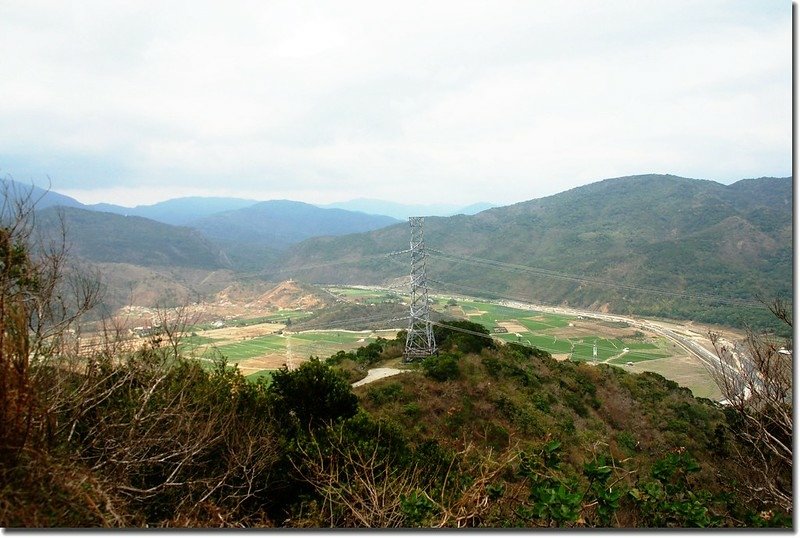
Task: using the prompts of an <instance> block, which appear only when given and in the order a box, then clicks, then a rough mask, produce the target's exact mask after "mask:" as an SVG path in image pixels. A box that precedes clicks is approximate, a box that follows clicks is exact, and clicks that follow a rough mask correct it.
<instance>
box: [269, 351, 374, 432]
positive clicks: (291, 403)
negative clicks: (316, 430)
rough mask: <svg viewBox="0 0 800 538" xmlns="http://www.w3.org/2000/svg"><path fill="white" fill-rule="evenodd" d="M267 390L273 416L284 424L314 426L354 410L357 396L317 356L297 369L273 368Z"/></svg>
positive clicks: (353, 412)
mask: <svg viewBox="0 0 800 538" xmlns="http://www.w3.org/2000/svg"><path fill="white" fill-rule="evenodd" d="M269 391H270V394H271V395H272V399H273V400H272V401H273V409H274V411H275V416H276V418H278V420H281V421H282V422H284V423H287V422H288V423H292V422H295V421H296V422H299V424H301V425H308V426H318V425H320V424H322V423H324V422H328V421H335V420H339V419H342V418H348V417H351V416H353V415H355V414H356V411H358V398H357V397H356V395H355V394H353V391H352V389H351V387H350V384H349V383H347V381H346V380H345V379H344V378H343V377H342V376H340V375H339V374H338V373H337V372H335V371H334V370H332V369H331V368H330V367H329V366H328V365H326V364H324V363H322V362H320V360H319V359H317V358H312V359H311V360H310V361H308V362H306V363H304V364H303V365H302V366H300V368H298V369H297V370H293V371H289V370H288V368H286V367H285V366H284V367H283V368H281V369H280V370H277V371H276V372H275V373H274V374H273V375H272V385H270V387H269Z"/></svg>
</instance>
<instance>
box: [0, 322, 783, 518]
mask: <svg viewBox="0 0 800 538" xmlns="http://www.w3.org/2000/svg"><path fill="white" fill-rule="evenodd" d="M454 326H455V327H457V328H464V329H469V330H473V332H478V333H480V332H483V333H486V331H485V330H484V329H482V328H481V327H480V326H478V325H475V324H471V323H470V322H456V325H454ZM437 337H438V338H439V341H440V342H441V346H442V353H441V354H440V355H439V356H438V357H433V358H430V359H426V361H424V362H423V363H421V364H420V365H418V366H417V368H416V369H415V370H412V371H411V372H409V373H405V374H401V375H399V376H396V377H393V378H390V379H386V380H383V381H379V382H376V383H374V384H371V385H367V386H364V387H361V388H359V389H357V390H356V391H355V393H353V391H352V390H351V388H350V386H349V384H348V382H347V381H345V380H344V378H343V375H344V374H340V373H339V372H340V371H341V368H343V367H344V366H346V365H347V364H348V363H349V364H351V365H360V366H365V367H366V366H370V365H374V364H376V363H378V362H380V361H382V360H386V359H387V358H391V356H392V355H394V354H396V353H399V352H400V351H401V350H402V344H401V342H402V340H403V339H404V335H403V334H402V333H401V334H399V335H398V338H397V340H395V341H389V340H379V341H378V342H375V343H373V344H370V345H369V346H367V347H366V348H361V349H359V350H358V351H356V352H350V353H339V354H337V355H334V356H333V357H331V358H329V359H327V360H325V361H320V360H318V359H312V360H311V361H309V362H307V363H305V364H303V365H302V366H301V367H300V368H299V369H297V370H295V371H288V370H286V369H283V370H280V371H278V372H277V373H276V374H275V375H273V376H272V379H271V382H270V381H267V380H264V379H262V380H260V381H258V382H254V383H253V382H248V381H246V380H245V379H244V378H243V377H242V376H241V375H240V374H238V372H237V371H236V370H235V369H231V368H230V367H228V366H227V365H226V364H225V362H224V361H220V362H218V363H217V364H216V365H215V367H214V368H213V369H210V370H204V369H203V368H201V367H200V366H199V365H198V363H196V362H194V361H186V360H184V359H182V358H181V357H180V356H176V355H174V354H173V352H172V348H170V347H169V346H162V345H160V344H159V343H158V341H157V340H152V341H151V343H150V345H148V346H147V347H145V348H143V349H142V350H140V351H138V352H135V353H132V354H129V355H125V356H117V357H115V358H111V357H106V358H104V354H98V355H97V356H96V357H95V358H94V360H93V361H91V362H89V363H82V362H80V361H77V362H75V361H73V362H69V363H52V362H48V363H35V364H32V367H33V374H34V379H37V380H40V381H38V382H37V383H36V384H34V385H32V388H33V389H34V390H36V391H37V392H36V401H37V406H36V408H35V411H33V413H34V416H33V422H32V424H34V425H35V427H34V428H33V429H31V430H30V431H29V432H28V437H27V441H26V443H25V447H26V448H25V450H22V451H17V452H16V453H15V457H14V458H5V459H3V460H2V463H0V488H2V491H3V495H2V496H0V524H2V525H3V526H11V527H14V526H42V527H50V526H70V527H83V526H144V525H147V526H149V527H163V526H167V527H174V526H181V527H187V526H188V527H209V526H213V527H223V526H225V527H239V526H248V527H253V526H270V527H272V526H287V527H365V526H367V527H429V526H444V527H490V528H494V527H552V526H560V527H586V526H588V527H706V526H750V527H752V526H787V525H790V524H791V519H790V515H789V514H786V513H784V512H782V511H781V510H779V509H778V508H777V507H776V506H775V505H773V504H770V503H769V502H763V500H760V501H757V500H756V501H754V500H752V499H749V498H747V497H745V496H744V495H743V494H742V493H740V492H739V490H738V486H737V483H739V482H741V481H742V480H744V479H745V478H746V475H747V472H748V470H747V469H745V468H741V467H737V466H736V465H735V464H734V463H733V461H734V460H732V459H731V458H729V457H728V454H729V453H731V452H732V451H735V450H739V449H740V448H741V447H739V446H738V445H737V444H736V443H737V441H736V438H735V436H734V435H733V433H732V432H733V431H735V430H734V428H735V424H734V423H733V422H731V419H729V417H728V416H727V415H726V413H724V412H723V409H721V408H720V407H719V406H718V405H716V404H713V403H712V402H710V401H708V400H697V399H694V398H692V397H691V394H690V393H689V392H688V391H687V390H685V389H680V388H679V387H677V385H676V384H675V383H673V382H670V381H667V380H665V379H664V378H662V377H660V376H658V375H656V374H640V375H636V376H634V375H630V374H627V373H625V372H623V371H621V370H619V369H615V368H613V367H591V366H587V365H582V364H577V363H572V362H557V361H554V360H553V359H552V358H550V356H549V355H548V354H547V353H545V352H541V351H538V350H536V349H531V348H525V347H523V346H519V345H516V344H505V345H503V344H494V343H492V342H491V341H490V340H487V339H485V338H481V337H479V336H475V335H464V334H463V333H460V332H454V331H452V330H448V329H447V328H439V329H438V333H437ZM394 356H396V355H394ZM67 364H69V370H66V371H64V373H65V375H54V374H56V373H57V372H58V371H59V370H61V369H63V367H64V366H66V365H67ZM67 372H69V373H68V374H67ZM46 410H49V411H46ZM165 432H169V435H168V436H166V437H165V436H164V433H165Z"/></svg>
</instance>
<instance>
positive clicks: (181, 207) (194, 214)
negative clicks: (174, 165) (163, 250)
mask: <svg viewBox="0 0 800 538" xmlns="http://www.w3.org/2000/svg"><path fill="white" fill-rule="evenodd" d="M257 203H258V201H257V200H245V199H243V198H205V197H201V196H187V197H185V198H175V199H172V200H166V201H164V202H158V203H157V204H152V205H139V206H136V207H123V206H119V205H114V204H94V205H90V206H85V207H86V209H92V210H94V211H105V212H108V213H116V214H118V215H129V216H136V217H145V218H148V219H153V220H157V221H159V222H163V223H166V224H175V225H178V226H183V225H186V224H189V223H191V222H193V221H196V220H198V219H202V218H205V217H208V216H210V215H213V214H214V213H221V212H223V211H233V210H236V209H242V208H245V207H248V206H252V205H253V204H257Z"/></svg>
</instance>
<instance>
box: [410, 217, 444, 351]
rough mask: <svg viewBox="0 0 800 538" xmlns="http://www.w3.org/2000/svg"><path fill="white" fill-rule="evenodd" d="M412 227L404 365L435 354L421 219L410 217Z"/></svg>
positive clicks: (422, 219)
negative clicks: (408, 309) (409, 289)
mask: <svg viewBox="0 0 800 538" xmlns="http://www.w3.org/2000/svg"><path fill="white" fill-rule="evenodd" d="M408 222H409V224H410V225H411V319H409V322H408V335H407V336H406V349H405V352H404V353H403V359H404V360H405V362H411V361H413V360H416V359H422V358H425V357H429V356H430V355H433V354H434V353H436V342H435V341H434V338H433V326H432V325H431V319H430V310H429V309H428V283H427V281H426V280H425V238H424V236H423V230H422V226H423V223H424V217H409V219H408Z"/></svg>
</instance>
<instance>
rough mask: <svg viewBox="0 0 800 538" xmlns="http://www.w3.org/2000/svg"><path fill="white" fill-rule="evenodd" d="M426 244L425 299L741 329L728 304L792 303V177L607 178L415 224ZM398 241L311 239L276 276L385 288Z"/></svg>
mask: <svg viewBox="0 0 800 538" xmlns="http://www.w3.org/2000/svg"><path fill="white" fill-rule="evenodd" d="M425 240H426V244H427V246H428V247H429V252H430V254H431V257H430V259H429V260H428V278H429V281H430V285H431V288H433V289H434V290H435V291H450V292H455V293H457V292H459V291H461V292H462V293H465V294H470V293H471V294H476V293H477V294H482V295H484V296H495V297H508V298H520V299H527V300H532V301H541V302H545V303H552V304H559V303H563V304H569V305H575V306H583V307H591V308H598V309H607V310H611V311H615V312H620V313H623V312H624V313H640V314H642V313H645V314H650V315H662V316H665V317H682V318H685V319H697V320H704V321H712V322H720V323H737V322H743V321H747V320H742V319H737V318H736V317H737V316H740V315H742V312H743V309H742V308H740V307H739V306H737V305H736V301H753V300H754V299H755V298H756V297H762V298H764V299H767V300H769V299H771V298H773V297H778V296H780V297H783V298H786V299H791V297H792V179H791V178H760V179H748V180H742V181H739V182H737V183H734V184H732V185H728V186H726V185H722V184H719V183H716V182H713V181H705V180H698V179H687V178H681V177H676V176H670V175H641V176H631V177H624V178H615V179H607V180H604V181H600V182H597V183H592V184H590V185H586V186H583V187H578V188H575V189H572V190H569V191H566V192H563V193H560V194H557V195H554V196H549V197H547V198H541V199H536V200H530V201H527V202H521V203H518V204H515V205H511V206H507V207H500V208H494V209H490V210H487V211H483V212H481V213H479V214H477V215H474V216H467V215H458V216H453V217H447V218H442V217H432V218H427V219H426V220H425ZM408 241H409V229H408V226H407V225H395V226H390V227H388V228H383V229H380V230H375V231H372V232H368V233H363V234H356V235H347V236H344V237H336V238H333V237H328V238H314V239H309V240H307V241H304V242H302V243H299V244H298V245H295V246H294V247H292V248H291V249H290V250H289V251H288V252H287V256H286V257H285V258H284V261H283V262H282V266H281V269H282V273H281V274H284V275H291V276H292V277H294V278H296V279H300V280H304V281H308V282H318V283H364V284H368V283H383V282H387V281H390V280H391V279H393V278H398V277H404V276H405V275H406V274H407V271H408V267H407V265H408V264H407V260H406V259H405V258H402V259H398V258H397V256H389V257H386V256H382V254H386V253H391V252H396V251H402V250H404V249H407V248H408ZM437 251H438V252H437ZM442 253H444V254H442ZM654 289H657V290H656V291H653V290H654ZM658 290H661V291H660V292H659V291H658ZM668 292H672V293H668ZM701 296H712V297H719V298H720V300H719V301H717V302H715V301H711V300H709V299H707V298H706V297H701ZM762 310H763V309H762ZM747 315H748V316H751V317H750V318H748V319H749V320H750V321H753V319H754V318H752V316H759V315H760V314H756V313H753V312H750V313H749V314H747Z"/></svg>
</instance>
